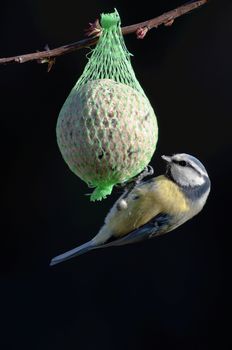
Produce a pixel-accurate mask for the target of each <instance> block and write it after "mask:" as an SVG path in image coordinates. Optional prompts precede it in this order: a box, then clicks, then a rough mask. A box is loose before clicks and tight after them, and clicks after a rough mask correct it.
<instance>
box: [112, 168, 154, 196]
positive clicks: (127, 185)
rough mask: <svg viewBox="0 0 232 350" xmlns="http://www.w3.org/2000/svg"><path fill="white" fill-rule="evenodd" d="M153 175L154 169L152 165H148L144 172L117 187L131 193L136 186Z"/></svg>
mask: <svg viewBox="0 0 232 350" xmlns="http://www.w3.org/2000/svg"><path fill="white" fill-rule="evenodd" d="M153 174H154V169H153V168H152V166H151V165H148V166H146V167H145V168H144V170H143V171H142V172H141V173H140V174H139V175H137V176H135V177H133V178H132V179H130V180H128V181H125V182H123V183H121V184H119V185H117V186H118V187H121V188H125V189H126V190H127V191H131V190H132V189H133V188H134V187H135V186H137V185H139V184H140V183H141V182H142V180H143V179H144V178H145V177H147V176H152V175H153Z"/></svg>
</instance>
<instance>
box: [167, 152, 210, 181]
mask: <svg viewBox="0 0 232 350" xmlns="http://www.w3.org/2000/svg"><path fill="white" fill-rule="evenodd" d="M162 159H163V160H165V162H166V163H167V170H166V175H167V176H168V177H169V178H171V179H172V180H173V181H174V182H175V183H177V184H178V185H179V186H181V187H190V188H194V187H199V186H205V185H206V184H208V186H209V187H210V180H209V176H208V174H207V171H206V169H205V167H204V165H203V164H202V163H201V162H200V161H199V160H198V159H197V158H195V157H193V156H191V155H189V154H186V153H179V154H174V155H173V156H170V157H169V156H162Z"/></svg>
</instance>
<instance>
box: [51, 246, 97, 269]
mask: <svg viewBox="0 0 232 350" xmlns="http://www.w3.org/2000/svg"><path fill="white" fill-rule="evenodd" d="M94 248H96V246H95V245H94V244H93V242H92V241H89V242H87V243H84V244H82V245H80V246H78V247H76V248H74V249H71V250H69V251H67V252H65V253H63V254H61V255H58V256H56V257H55V258H53V259H52V260H51V262H50V266H53V265H56V264H59V263H61V262H63V261H65V260H69V259H72V258H74V257H75V256H78V255H82V254H84V253H87V252H88V251H90V250H92V249H94Z"/></svg>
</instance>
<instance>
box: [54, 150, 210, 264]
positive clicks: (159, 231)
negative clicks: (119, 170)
mask: <svg viewBox="0 0 232 350" xmlns="http://www.w3.org/2000/svg"><path fill="white" fill-rule="evenodd" d="M161 158H162V159H163V160H164V161H165V163H166V171H165V173H164V174H163V175H159V176H156V177H152V178H150V179H148V180H144V177H147V175H150V173H152V171H151V172H150V173H149V171H148V168H147V169H146V171H144V172H143V173H142V174H140V176H139V177H138V178H137V180H136V181H134V184H133V185H131V184H130V186H129V185H128V187H127V186H126V188H125V190H124V192H123V194H122V195H121V196H120V197H119V199H118V200H117V201H116V202H115V204H114V205H113V206H112V208H111V210H110V211H109V213H108V214H107V216H106V218H105V221H104V225H103V226H102V228H101V229H100V231H99V232H98V233H97V235H96V236H95V237H94V238H93V239H91V240H90V241H88V242H87V243H84V244H82V245H80V246H78V247H76V248H74V249H72V250H70V251H68V252H66V253H63V254H61V255H58V256H56V257H54V258H53V259H52V260H51V262H50V265H51V266H53V265H56V264H59V263H61V262H63V261H65V260H68V259H71V258H74V257H76V256H79V255H81V254H84V253H86V252H89V251H91V250H94V249H98V248H106V247H112V246H121V245H125V244H131V243H136V242H141V241H144V240H147V239H150V238H153V237H157V236H160V235H163V234H165V233H168V232H170V231H173V230H174V229H176V228H177V227H178V226H180V225H182V224H184V223H185V222H186V221H188V220H189V219H191V218H192V217H194V216H195V215H197V214H198V213H199V212H200V211H201V210H202V208H203V207H204V205H205V203H206V200H207V198H208V195H209V192H210V188H211V182H210V179H209V176H208V173H207V171H206V169H205V167H204V165H203V164H202V163H201V162H200V161H199V160H198V159H197V158H195V157H194V156H192V155H189V154H186V153H177V154H174V155H172V156H165V155H163V156H161ZM151 169H152V168H151ZM152 170H153V169H152ZM144 174H145V175H144Z"/></svg>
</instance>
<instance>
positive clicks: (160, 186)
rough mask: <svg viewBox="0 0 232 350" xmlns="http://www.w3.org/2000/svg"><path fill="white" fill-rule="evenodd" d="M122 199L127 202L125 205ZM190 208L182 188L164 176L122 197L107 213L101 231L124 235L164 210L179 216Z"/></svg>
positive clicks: (141, 185) (118, 235) (139, 186)
mask: <svg viewBox="0 0 232 350" xmlns="http://www.w3.org/2000/svg"><path fill="white" fill-rule="evenodd" d="M120 201H123V205H122V206H121V208H120ZM188 210H189V205H188V201H187V200H186V198H185V196H184V194H183V192H182V191H181V190H180V188H179V187H178V186H177V185H176V184H175V183H174V182H173V181H171V180H169V179H168V178H167V177H166V176H163V175H161V176H158V177H156V178H154V179H153V180H150V181H147V182H145V183H142V184H140V185H137V186H136V187H135V188H134V189H133V190H132V191H131V192H130V193H129V194H128V195H127V196H122V197H121V198H119V200H118V201H117V202H116V203H115V205H114V206H113V208H112V209H111V211H110V212H109V214H108V215H107V217H106V219H105V225H104V226H103V228H102V230H101V233H103V231H105V232H106V235H108V234H113V235H114V236H117V237H120V236H124V235H126V234H127V233H129V232H131V231H133V230H135V229H136V228H138V227H141V226H143V225H145V224H146V223H148V222H149V221H150V220H151V219H152V218H154V217H155V216H156V215H158V214H160V213H163V214H165V213H166V214H169V215H178V214H181V213H184V212H186V211H188Z"/></svg>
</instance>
